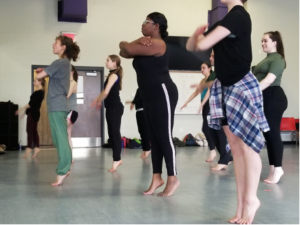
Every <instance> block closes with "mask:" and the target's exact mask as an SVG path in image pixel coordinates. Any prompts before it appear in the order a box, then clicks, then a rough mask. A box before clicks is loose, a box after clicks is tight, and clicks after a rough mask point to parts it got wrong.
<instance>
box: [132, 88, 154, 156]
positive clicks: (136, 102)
mask: <svg viewBox="0 0 300 225" xmlns="http://www.w3.org/2000/svg"><path fill="white" fill-rule="evenodd" d="M126 104H130V110H132V109H133V107H134V106H135V110H136V114H135V117H136V123H137V126H138V131H139V133H140V136H141V139H142V148H143V152H142V154H141V156H140V157H141V158H142V159H145V158H147V157H148V155H149V154H150V153H151V148H150V137H149V130H148V125H147V121H146V117H145V114H144V101H143V99H142V97H141V93H140V90H139V89H137V90H136V93H135V96H134V99H133V101H127V102H126Z"/></svg>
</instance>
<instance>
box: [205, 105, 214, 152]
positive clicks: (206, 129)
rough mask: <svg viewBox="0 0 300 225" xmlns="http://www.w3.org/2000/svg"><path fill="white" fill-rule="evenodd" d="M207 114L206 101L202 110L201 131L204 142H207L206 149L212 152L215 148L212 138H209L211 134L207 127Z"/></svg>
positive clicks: (207, 106)
mask: <svg viewBox="0 0 300 225" xmlns="http://www.w3.org/2000/svg"><path fill="white" fill-rule="evenodd" d="M208 113H209V101H207V102H206V103H205V104H204V106H203V109H202V118H203V124H202V131H203V133H204V135H205V137H206V140H207V142H208V147H209V149H210V150H214V149H215V148H216V146H215V144H214V141H213V138H212V136H211V132H210V129H211V128H209V126H208V121H207V115H208Z"/></svg>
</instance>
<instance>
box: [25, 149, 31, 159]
mask: <svg viewBox="0 0 300 225" xmlns="http://www.w3.org/2000/svg"><path fill="white" fill-rule="evenodd" d="M31 152H32V149H31V148H26V150H25V154H24V156H23V158H24V159H25V158H27V157H28V155H29V154H30V153H31Z"/></svg>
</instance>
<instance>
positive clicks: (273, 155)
mask: <svg viewBox="0 0 300 225" xmlns="http://www.w3.org/2000/svg"><path fill="white" fill-rule="evenodd" d="M263 98H264V112H265V116H266V118H267V121H268V123H269V126H270V131H268V132H265V133H263V134H264V137H265V139H266V142H267V150H268V156H269V163H270V165H274V166H275V167H281V166H282V156H283V143H282V140H281V136H280V123H281V118H282V115H283V112H284V111H285V110H286V109H287V106H288V100H287V98H286V95H285V93H284V91H283V89H282V88H281V87H280V86H274V87H268V88H267V89H265V90H264V91H263Z"/></svg>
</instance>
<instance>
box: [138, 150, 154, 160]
mask: <svg viewBox="0 0 300 225" xmlns="http://www.w3.org/2000/svg"><path fill="white" fill-rule="evenodd" d="M150 153H151V150H150V151H143V153H142V155H141V156H140V157H141V158H142V159H146V158H147V157H148V156H149V154H150Z"/></svg>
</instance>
